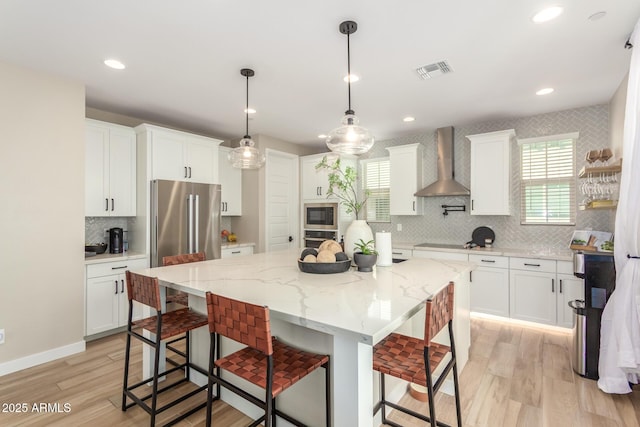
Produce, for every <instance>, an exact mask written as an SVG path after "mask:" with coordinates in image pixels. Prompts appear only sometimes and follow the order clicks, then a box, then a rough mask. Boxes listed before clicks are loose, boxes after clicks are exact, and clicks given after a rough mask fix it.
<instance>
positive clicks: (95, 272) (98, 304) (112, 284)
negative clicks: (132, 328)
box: [85, 259, 147, 336]
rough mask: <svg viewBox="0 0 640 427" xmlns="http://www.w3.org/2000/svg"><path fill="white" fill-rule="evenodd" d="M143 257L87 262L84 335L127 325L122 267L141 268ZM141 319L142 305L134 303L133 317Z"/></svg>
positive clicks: (127, 301) (127, 268) (124, 268)
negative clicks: (95, 262)
mask: <svg viewBox="0 0 640 427" xmlns="http://www.w3.org/2000/svg"><path fill="white" fill-rule="evenodd" d="M146 266H147V261H146V260H145V259H135V260H131V259H129V260H124V261H115V262H104V263H100V264H91V265H88V266H87V267H86V278H87V280H86V285H85V286H86V290H85V295H86V310H85V311H86V319H85V320H86V323H85V335H86V336H91V335H94V334H98V333H103V332H108V331H114V332H117V331H118V328H120V327H122V326H125V325H126V324H127V316H128V313H129V300H128V298H127V284H126V276H125V271H126V270H135V269H140V268H145V267H146ZM141 318H142V306H140V305H138V303H136V302H134V320H137V319H141Z"/></svg>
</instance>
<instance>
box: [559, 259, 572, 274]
mask: <svg viewBox="0 0 640 427" xmlns="http://www.w3.org/2000/svg"><path fill="white" fill-rule="evenodd" d="M557 268H558V274H570V275H572V276H573V262H571V261H558V265H557Z"/></svg>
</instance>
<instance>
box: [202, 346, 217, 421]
mask: <svg viewBox="0 0 640 427" xmlns="http://www.w3.org/2000/svg"><path fill="white" fill-rule="evenodd" d="M215 339H216V337H215V336H214V334H211V338H210V340H209V382H208V386H207V421H206V423H205V426H206V427H211V412H212V411H213V372H214V366H215V364H214V361H215V357H214V355H215V354H216V353H215V351H216V341H215ZM218 386H219V384H218ZM218 396H220V393H218Z"/></svg>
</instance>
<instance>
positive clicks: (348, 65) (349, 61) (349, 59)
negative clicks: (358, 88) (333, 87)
mask: <svg viewBox="0 0 640 427" xmlns="http://www.w3.org/2000/svg"><path fill="white" fill-rule="evenodd" d="M349 35H350V33H347V87H348V93H349V111H352V110H351V47H350V44H349ZM351 114H353V112H351Z"/></svg>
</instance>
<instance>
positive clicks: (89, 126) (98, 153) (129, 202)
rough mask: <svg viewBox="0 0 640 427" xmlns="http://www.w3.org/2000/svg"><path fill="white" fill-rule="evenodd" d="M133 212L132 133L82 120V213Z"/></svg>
mask: <svg viewBox="0 0 640 427" xmlns="http://www.w3.org/2000/svg"><path fill="white" fill-rule="evenodd" d="M135 215H136V134H135V132H134V130H133V129H132V128H129V127H125V126H119V125H114V124H111V123H105V122H100V121H97V120H92V119H86V122H85V216H135Z"/></svg>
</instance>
